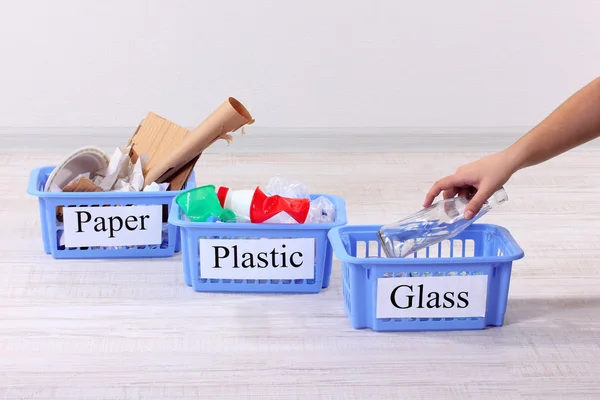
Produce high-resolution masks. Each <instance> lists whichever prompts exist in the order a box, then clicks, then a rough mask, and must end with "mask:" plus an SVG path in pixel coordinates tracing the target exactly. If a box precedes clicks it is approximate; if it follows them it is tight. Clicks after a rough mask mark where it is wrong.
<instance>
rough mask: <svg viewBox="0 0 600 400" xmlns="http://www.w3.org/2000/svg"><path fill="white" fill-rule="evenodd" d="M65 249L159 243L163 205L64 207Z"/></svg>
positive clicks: (160, 240)
mask: <svg viewBox="0 0 600 400" xmlns="http://www.w3.org/2000/svg"><path fill="white" fill-rule="evenodd" d="M63 222H64V229H65V232H64V240H65V246H66V247H85V246H136V245H151V244H160V243H161V242H162V206H161V205H152V206H125V207H64V208H63Z"/></svg>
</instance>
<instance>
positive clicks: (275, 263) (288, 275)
mask: <svg viewBox="0 0 600 400" xmlns="http://www.w3.org/2000/svg"><path fill="white" fill-rule="evenodd" d="M199 246H200V277H201V278H202V279H314V277H315V270H314V268H315V239H314V238H299V239H200V241H199Z"/></svg>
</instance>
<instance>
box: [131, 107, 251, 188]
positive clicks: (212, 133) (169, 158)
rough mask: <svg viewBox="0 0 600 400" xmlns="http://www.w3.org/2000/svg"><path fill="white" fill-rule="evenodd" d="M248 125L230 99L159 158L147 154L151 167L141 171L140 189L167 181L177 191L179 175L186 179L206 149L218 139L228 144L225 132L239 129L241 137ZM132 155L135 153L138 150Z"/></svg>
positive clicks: (246, 116)
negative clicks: (142, 183) (142, 177)
mask: <svg viewBox="0 0 600 400" xmlns="http://www.w3.org/2000/svg"><path fill="white" fill-rule="evenodd" d="M252 123H254V119H253V118H252V116H251V115H250V112H249V111H248V110H247V109H246V108H245V107H244V106H243V105H242V104H241V103H240V102H239V101H237V100H236V99H234V98H233V97H230V98H228V99H227V100H226V101H225V102H224V103H223V104H221V106H219V108H217V109H216V110H215V111H213V113H212V114H210V115H209V116H208V117H207V118H206V119H205V120H204V121H203V122H202V123H201V124H200V125H198V126H197V127H196V129H194V130H193V131H192V132H189V133H187V134H184V136H183V138H182V140H179V137H177V138H176V139H177V140H176V139H173V140H172V141H171V142H170V143H168V146H165V147H164V149H165V151H164V152H161V154H160V156H158V155H156V154H150V162H151V163H152V165H151V166H149V168H148V171H147V172H146V171H144V172H145V174H144V176H145V181H144V185H149V184H151V183H152V182H156V183H162V182H168V181H170V182H171V188H170V190H178V189H177V188H180V186H179V185H178V184H179V179H180V178H181V176H182V174H185V175H186V176H188V175H189V174H188V173H187V170H188V169H190V171H191V169H193V167H194V165H195V163H196V161H197V160H198V158H199V157H200V155H201V154H202V152H203V151H204V150H205V149H206V148H207V147H209V146H210V145H211V144H213V143H214V142H216V141H217V140H219V139H224V140H227V142H228V143H229V142H230V141H231V140H232V137H231V135H229V132H235V131H237V130H238V129H240V128H242V133H244V132H243V126H244V125H250V124H252ZM178 133H179V132H178ZM138 143H139V142H138ZM134 146H135V144H134ZM136 151H137V152H139V149H136ZM182 170H183V171H182ZM175 182H177V185H176V184H175Z"/></svg>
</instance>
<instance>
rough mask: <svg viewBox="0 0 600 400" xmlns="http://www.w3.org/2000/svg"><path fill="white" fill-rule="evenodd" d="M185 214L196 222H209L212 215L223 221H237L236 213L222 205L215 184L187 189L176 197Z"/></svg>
mask: <svg viewBox="0 0 600 400" xmlns="http://www.w3.org/2000/svg"><path fill="white" fill-rule="evenodd" d="M175 202H176V203H177V204H179V207H181V209H182V210H183V212H184V214H185V215H186V216H187V217H188V218H189V219H190V220H191V221H194V222H207V221H208V220H209V219H213V218H211V217H215V218H218V219H220V220H221V221H223V222H235V219H236V216H235V213H234V212H233V211H231V210H229V209H226V208H225V209H224V208H223V207H221V203H220V202H219V198H218V197H217V192H216V191H215V187H214V185H205V186H200V187H197V188H194V189H190V190H187V191H185V192H183V193H181V194H179V195H178V196H177V197H176V198H175Z"/></svg>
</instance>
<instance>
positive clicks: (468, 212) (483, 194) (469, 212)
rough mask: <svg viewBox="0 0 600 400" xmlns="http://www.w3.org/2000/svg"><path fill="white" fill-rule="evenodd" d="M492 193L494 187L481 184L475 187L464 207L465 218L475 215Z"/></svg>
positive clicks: (471, 217)
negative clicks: (471, 196) (472, 194)
mask: <svg viewBox="0 0 600 400" xmlns="http://www.w3.org/2000/svg"><path fill="white" fill-rule="evenodd" d="M492 194H494V188H492V187H489V186H481V187H480V188H479V189H477V192H476V193H475V195H474V196H473V198H472V199H471V201H469V204H467V207H466V209H465V218H466V219H473V218H474V217H475V215H477V213H478V212H479V211H480V210H481V207H483V205H484V204H485V202H486V201H487V200H488V199H489V198H490V197H491V196H492Z"/></svg>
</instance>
